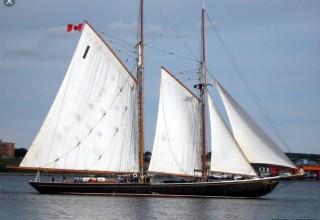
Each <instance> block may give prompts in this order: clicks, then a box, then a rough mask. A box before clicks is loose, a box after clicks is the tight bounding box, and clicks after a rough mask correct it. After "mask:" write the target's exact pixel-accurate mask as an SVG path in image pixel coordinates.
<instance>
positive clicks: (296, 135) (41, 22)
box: [0, 0, 320, 154]
mask: <svg viewBox="0 0 320 220" xmlns="http://www.w3.org/2000/svg"><path fill="white" fill-rule="evenodd" d="M201 5H202V1H201V0H174V1H172V0H145V42H146V43H147V45H146V48H145V56H146V57H145V59H146V63H145V85H144V86H145V91H146V93H145V117H146V118H145V122H146V123H145V133H146V140H145V142H146V150H149V151H151V150H152V145H153V136H154V133H155V123H156V118H157V108H158V97H159V76H160V67H161V66H165V67H166V68H167V69H168V70H169V71H171V72H173V73H178V72H180V71H187V70H194V69H197V68H198V67H199V64H198V63H197V62H196V59H199V54H200V46H199V45H200V30H199V27H200V16H201ZM205 6H206V12H207V15H208V17H207V22H206V26H207V27H208V29H207V31H206V32H207V38H206V43H207V47H206V53H207V68H208V70H209V72H210V73H211V74H213V75H214V76H215V77H216V78H217V79H218V80H219V81H220V82H221V84H222V85H223V86H224V87H225V88H226V89H227V90H229V92H230V93H231V95H233V96H234V97H235V99H236V100H237V101H239V103H240V104H241V105H242V106H243V107H244V108H245V109H246V110H247V111H248V112H249V113H250V114H251V115H252V116H253V117H254V118H255V120H256V121H257V122H258V124H260V126H261V127H262V128H263V129H264V130H266V132H267V133H268V134H269V135H270V136H271V137H272V138H273V139H274V140H275V142H276V143H278V145H279V146H280V147H281V148H282V149H283V150H284V151H286V152H288V151H291V152H303V153H318V154H319V153H320V144H319V139H320V1H318V0H281V1H280V0H207V1H205ZM137 18H138V0H117V1H107V0H106V1H105V0H96V1H84V0H69V1H56V0H46V1H41V0H16V3H15V5H14V6H12V7H6V6H5V5H4V4H3V2H2V1H1V3H0V31H1V32H0V33H1V35H0V36H1V39H0V42H1V43H0V139H2V140H3V141H6V142H14V143H16V148H21V147H24V148H29V146H30V145H31V143H32V141H33V139H34V138H35V136H36V135H37V132H38V131H39V129H40V127H41V125H42V123H43V120H44V119H45V117H46V115H47V113H48V111H49V109H50V106H51V104H52V102H53V100H54V98H55V95H56V93H57V91H58V89H59V87H60V84H61V82H62V80H63V78H64V74H65V73H66V70H67V68H68V65H69V62H70V60H71V58H72V55H73V53H74V50H75V48H76V45H77V43H78V40H79V38H80V33H78V32H72V33H67V32H66V25H67V24H68V23H74V24H78V23H81V22H83V20H84V19H87V20H88V21H89V22H90V23H91V24H92V25H93V26H94V27H95V29H96V30H97V31H98V32H105V33H108V34H111V35H113V36H116V37H118V38H122V39H124V40H126V41H128V42H130V43H132V45H134V43H136V26H137ZM211 24H214V25H215V27H216V28H217V30H218V32H219V34H220V35H221V37H222V39H223V41H224V42H225V44H226V45H227V46H228V48H229V51H230V52H231V54H232V56H233V57H234V59H235V60H236V62H237V64H238V66H239V67H240V69H241V71H242V72H243V74H244V75H245V77H246V78H247V80H248V81H249V83H250V85H251V87H252V88H253V90H254V92H255V94H256V95H257V96H258V97H259V100H260V101H261V103H262V104H263V106H264V107H265V109H266V111H267V112H268V114H269V116H270V117H271V119H272V120H273V122H274V124H275V125H276V127H277V128H278V130H279V132H280V133H281V135H282V136H283V138H284V139H285V142H286V143H287V145H288V148H289V149H287V148H286V147H285V146H284V144H283V143H282V142H281V141H280V139H279V138H278V136H277V135H276V134H275V132H274V131H273V129H271V127H270V125H269V124H268V123H267V121H266V119H265V118H264V117H263V115H262V113H261V112H259V111H258V107H257V106H256V105H255V103H254V102H253V100H252V98H251V96H250V94H249V92H248V90H246V87H245V86H244V84H243V82H242V81H241V79H240V77H239V75H238V74H237V72H236V71H235V69H234V67H233V65H232V63H231V62H230V60H229V59H228V56H227V55H226V52H225V51H224V50H223V48H222V46H221V44H220V43H219V40H218V39H217V37H216V35H215V33H214V31H213V29H212V27H211ZM172 27H176V28H175V31H172ZM170 30H171V31H170ZM168 31H170V32H168ZM162 35H164V36H163V37H159V36H162ZM111 46H115V48H117V47H116V45H111ZM154 48H158V49H159V48H160V49H161V50H162V51H166V52H172V53H174V55H169V54H168V53H164V52H161V51H159V50H156V49H154ZM120 56H121V57H122V58H123V59H125V60H126V59H128V60H130V59H129V58H130V57H126V56H127V55H126V54H120ZM127 64H128V67H129V69H132V68H133V64H132V63H131V62H130V61H128V62H127ZM188 78H192V79H194V75H192V74H190V75H181V80H182V81H184V82H186V84H188V85H192V84H194V83H195V81H194V80H186V79H188ZM208 80H209V81H210V80H212V78H210V77H209V78H208ZM193 91H194V92H196V91H195V90H193ZM210 93H212V94H213V95H214V94H215V93H216V89H215V88H212V89H211V88H210ZM218 103H219V101H218Z"/></svg>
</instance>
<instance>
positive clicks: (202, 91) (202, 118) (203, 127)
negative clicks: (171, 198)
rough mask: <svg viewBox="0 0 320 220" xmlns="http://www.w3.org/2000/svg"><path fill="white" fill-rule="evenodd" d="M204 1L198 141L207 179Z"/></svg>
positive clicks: (203, 172)
mask: <svg viewBox="0 0 320 220" xmlns="http://www.w3.org/2000/svg"><path fill="white" fill-rule="evenodd" d="M204 12H205V11H204V2H203V3H202V13H201V51H202V53H201V61H200V85H201V86H200V102H201V105H200V106H201V107H200V135H201V137H200V141H201V146H202V178H203V180H204V181H207V149H206V111H205V105H206V101H205V97H206V84H207V79H206V51H205V31H204Z"/></svg>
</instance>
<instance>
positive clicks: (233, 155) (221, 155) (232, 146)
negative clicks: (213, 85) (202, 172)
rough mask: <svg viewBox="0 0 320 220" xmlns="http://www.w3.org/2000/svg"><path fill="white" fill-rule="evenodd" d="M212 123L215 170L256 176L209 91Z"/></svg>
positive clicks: (212, 165)
mask: <svg viewBox="0 0 320 220" xmlns="http://www.w3.org/2000/svg"><path fill="white" fill-rule="evenodd" d="M208 107H209V114H210V125H211V129H210V130H211V168H210V170H211V171H213V172H222V173H233V174H242V175H252V176H256V173H255V171H254V169H253V167H252V166H251V165H250V163H249V161H248V160H247V158H246V157H245V155H244V154H243V152H242V150H241V149H240V147H239V145H238V143H237V142H236V140H235V139H234V137H233V135H232V134H231V132H230V130H229V129H228V127H227V125H226V124H225V122H224V120H223V119H222V117H221V114H220V112H219V110H218V109H217V106H216V105H215V103H214V101H213V100H212V98H211V96H210V95H209V93H208Z"/></svg>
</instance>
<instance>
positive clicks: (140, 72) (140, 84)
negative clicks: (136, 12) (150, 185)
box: [137, 0, 144, 174]
mask: <svg viewBox="0 0 320 220" xmlns="http://www.w3.org/2000/svg"><path fill="white" fill-rule="evenodd" d="M143 68H144V45H143V0H140V41H139V43H138V68H137V75H138V87H139V88H138V89H139V91H138V96H139V103H138V105H139V161H140V173H141V174H143V173H144V169H143V166H144V126H143V123H144V122H143Z"/></svg>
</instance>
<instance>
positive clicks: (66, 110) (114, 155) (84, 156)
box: [20, 23, 139, 172]
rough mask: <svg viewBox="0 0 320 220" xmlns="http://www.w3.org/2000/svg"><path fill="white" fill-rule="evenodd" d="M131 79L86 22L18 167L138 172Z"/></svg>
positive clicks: (135, 95)
mask: <svg viewBox="0 0 320 220" xmlns="http://www.w3.org/2000/svg"><path fill="white" fill-rule="evenodd" d="M136 88H137V82H136V80H135V79H134V77H132V75H131V73H130V72H129V71H128V70H127V69H126V67H125V66H124V65H123V63H122V62H121V61H120V60H119V58H118V57H117V56H116V55H115V53H114V52H113V51H112V50H111V49H110V47H109V46H108V45H107V44H106V43H105V42H104V41H103V40H102V38H101V37H100V36H99V35H98V34H97V32H96V31H95V30H94V29H93V28H92V27H91V26H90V25H89V24H88V23H86V25H85V27H84V29H83V32H82V35H81V38H80V41H79V43H78V46H77V48H76V51H75V54H74V56H73V59H72V61H71V63H70V66H69V68H68V70H67V73H66V76H65V78H64V80H63V83H62V85H61V87H60V90H59V92H58V94H57V96H56V98H55V101H54V103H53V105H52V106H51V109H50V111H49V113H48V115H47V117H46V119H45V121H44V123H43V125H42V127H41V129H40V131H39V133H38V135H37V136H36V138H35V140H34V142H33V143H32V145H31V147H30V150H29V151H28V153H27V155H26V156H25V158H24V159H23V161H22V163H21V165H20V167H34V168H43V169H48V170H54V169H58V170H74V171H77V170H79V171H108V172H139V153H138V152H139V150H138V149H139V147H138V144H137V141H136V140H137V137H136V136H137V127H136V120H137V112H136V105H137V104H136V103H137V101H136V98H137V90H136Z"/></svg>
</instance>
